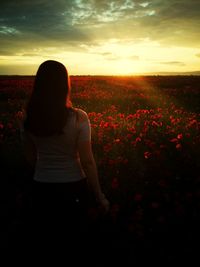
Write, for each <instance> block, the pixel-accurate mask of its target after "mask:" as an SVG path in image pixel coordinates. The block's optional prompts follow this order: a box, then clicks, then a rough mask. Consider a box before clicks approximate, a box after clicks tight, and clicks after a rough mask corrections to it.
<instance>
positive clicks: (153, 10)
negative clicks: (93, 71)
mask: <svg viewBox="0 0 200 267" xmlns="http://www.w3.org/2000/svg"><path fill="white" fill-rule="evenodd" d="M199 28H200V1H199V0H190V1H189V0H182V1H180V0H166V1H163V0H149V1H145V0H135V1H134V0H115V1H108V0H56V1H49V0H34V1H27V0H6V1H5V0H1V6H0V42H1V49H2V52H3V51H4V50H5V54H4V55H7V54H9V53H10V54H12V53H13V49H14V50H15V51H16V52H20V53H22V54H24V53H25V51H24V50H25V49H26V50H28V51H27V52H26V53H28V54H32V51H31V50H33V49H34V48H35V46H37V47H41V48H45V47H47V46H56V47H58V48H59V47H60V48H61V49H62V47H68V48H69V49H73V50H75V49H78V50H81V49H85V48H84V47H83V46H82V48H81V46H80V44H85V45H88V46H89V45H91V44H95V43H98V42H106V41H107V40H108V39H111V38H116V39H118V40H123V41H124V42H125V41H126V40H132V41H133V42H137V41H138V40H142V39H145V38H146V39H149V40H152V41H158V42H160V43H161V44H165V45H169V44H170V45H174V46H176V45H180V46H198V47H199V40H200V31H199ZM9 51H10V52H9ZM23 51H24V52H23ZM105 56H106V55H105ZM107 56H109V55H107ZM110 57H112V55H110ZM135 59H136V58H135Z"/></svg>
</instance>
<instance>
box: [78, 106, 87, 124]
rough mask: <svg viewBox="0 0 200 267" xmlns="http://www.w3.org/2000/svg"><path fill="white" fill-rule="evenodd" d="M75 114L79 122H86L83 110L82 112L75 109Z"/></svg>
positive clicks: (85, 114)
mask: <svg viewBox="0 0 200 267" xmlns="http://www.w3.org/2000/svg"><path fill="white" fill-rule="evenodd" d="M76 112H77V114H78V120H79V122H84V121H87V120H88V115H87V113H86V112H85V111H84V110H82V109H80V108H76Z"/></svg>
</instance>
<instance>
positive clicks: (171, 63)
mask: <svg viewBox="0 0 200 267" xmlns="http://www.w3.org/2000/svg"><path fill="white" fill-rule="evenodd" d="M160 64H164V65H173V66H185V63H184V62H181V61H167V62H160Z"/></svg>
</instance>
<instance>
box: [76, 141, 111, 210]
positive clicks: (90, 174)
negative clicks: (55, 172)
mask: <svg viewBox="0 0 200 267" xmlns="http://www.w3.org/2000/svg"><path fill="white" fill-rule="evenodd" d="M78 151H79V156H80V161H81V165H82V167H83V170H84V172H85V174H86V176H87V179H88V183H89V187H90V188H91V189H92V191H93V192H94V194H95V197H96V200H97V202H98V203H99V204H100V205H101V207H102V208H103V209H104V211H105V212H107V211H108V209H109V201H108V200H107V199H106V197H105V195H104V194H103V193H102V191H101V186H100V183H99V178H98V173H97V167H96V162H95V159H94V156H93V152H92V147H91V142H90V141H85V142H79V145H78Z"/></svg>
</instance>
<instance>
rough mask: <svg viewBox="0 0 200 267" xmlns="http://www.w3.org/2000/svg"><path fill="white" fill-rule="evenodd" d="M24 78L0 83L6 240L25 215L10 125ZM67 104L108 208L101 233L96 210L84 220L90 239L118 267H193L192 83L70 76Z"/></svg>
mask: <svg viewBox="0 0 200 267" xmlns="http://www.w3.org/2000/svg"><path fill="white" fill-rule="evenodd" d="M33 79H34V77H21V76H19V77H14V76H13V77H9V76H8V77H6V76H5V77H0V111H1V116H0V147H1V162H2V167H1V168H2V169H1V174H2V178H1V183H2V186H1V191H2V192H1V195H2V197H3V201H5V202H4V203H6V205H4V207H3V208H2V216H3V218H4V221H5V224H6V225H8V231H9V229H11V231H13V230H12V228H15V227H16V225H15V224H20V222H21V221H23V210H24V209H26V208H27V207H26V205H27V204H26V200H27V198H28V192H29V184H30V180H31V178H30V177H31V170H29V169H28V167H27V166H26V162H25V160H24V158H23V151H22V148H21V141H20V127H19V125H20V121H21V119H22V118H23V110H24V108H25V106H26V103H27V100H28V98H29V96H30V93H31V90H32V85H33ZM71 100H72V103H73V106H74V107H79V108H81V109H83V110H85V111H86V112H87V113H88V116H89V119H90V123H91V127H92V146H93V151H94V156H95V159H96V163H97V167H98V172H99V178H100V182H101V184H102V188H103V190H104V192H105V194H106V195H107V197H108V199H109V200H110V202H111V208H110V212H109V214H108V215H107V217H106V218H105V219H103V222H102V224H101V225H103V226H99V222H100V221H102V218H100V217H99V212H98V209H97V208H96V207H95V206H94V207H91V209H90V210H89V212H90V216H91V220H92V221H93V222H94V224H96V226H95V227H96V228H97V229H99V232H101V234H102V233H104V235H105V232H106V236H109V237H110V240H112V241H110V242H111V243H112V245H113V247H114V249H113V250H112V251H115V252H116V251H120V252H121V254H120V253H118V252H117V253H118V255H123V256H121V258H123V259H121V260H122V261H123V262H125V259H126V260H127V265H124V266H129V265H128V262H131V259H133V260H134V259H136V258H137V260H138V261H139V262H142V260H143V259H142V257H143V256H142V255H143V254H145V255H148V258H149V259H155V258H156V259H157V260H161V259H162V260H163V261H164V262H166V263H171V262H176V261H177V262H180V261H181V260H182V261H186V260H188V262H191V260H192V259H196V258H197V254H198V253H197V251H198V249H197V248H198V246H197V245H196V241H198V238H199V237H200V235H199V233H200V231H199V223H200V213H199V212H200V105H199V103H200V76H136V77H123V76H109V77H108V76H71ZM6 227H7V226H6ZM4 239H5V242H6V237H4ZM109 244H110V243H109ZM116 244H118V245H116ZM122 251H123V253H122ZM109 253H111V254H112V252H111V251H110V252H109ZM113 253H114V252H113ZM134 253H135V254H134ZM111 254H109V255H111ZM133 255H134V256H133ZM134 257H135V258H134ZM110 258H112V260H113V256H110ZM114 258H116V257H114ZM119 258H120V256H119V257H118V258H117V259H118V260H119ZM177 262H176V263H177ZM131 266H132V265H131Z"/></svg>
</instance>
